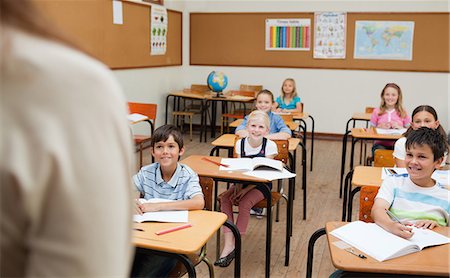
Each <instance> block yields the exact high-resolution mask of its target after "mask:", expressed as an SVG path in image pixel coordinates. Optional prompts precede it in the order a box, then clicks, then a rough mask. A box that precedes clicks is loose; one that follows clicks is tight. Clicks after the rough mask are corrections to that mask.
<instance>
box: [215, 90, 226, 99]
mask: <svg viewBox="0 0 450 278" xmlns="http://www.w3.org/2000/svg"><path fill="white" fill-rule="evenodd" d="M224 97H225V95H224V94H223V92H222V91H220V92H216V98H224Z"/></svg>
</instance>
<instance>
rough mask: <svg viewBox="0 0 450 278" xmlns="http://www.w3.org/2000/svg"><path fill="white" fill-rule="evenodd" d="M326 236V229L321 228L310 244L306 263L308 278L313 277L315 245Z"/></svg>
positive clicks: (312, 237) (311, 238) (315, 233)
mask: <svg viewBox="0 0 450 278" xmlns="http://www.w3.org/2000/svg"><path fill="white" fill-rule="evenodd" d="M325 234H326V231H325V228H321V229H319V230H317V231H315V232H314V234H312V236H311V237H310V238H309V242H308V258H307V262H306V278H311V277H312V268H313V259H314V244H315V243H316V241H317V240H318V239H319V238H320V237H321V236H323V235H325Z"/></svg>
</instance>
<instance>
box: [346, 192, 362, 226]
mask: <svg viewBox="0 0 450 278" xmlns="http://www.w3.org/2000/svg"><path fill="white" fill-rule="evenodd" d="M360 190H361V187H359V186H358V187H355V188H353V190H352V191H351V192H350V196H349V197H348V208H347V221H348V222H351V221H352V210H353V197H355V194H356V193H358V192H359V191H360Z"/></svg>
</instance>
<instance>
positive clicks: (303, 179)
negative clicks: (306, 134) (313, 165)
mask: <svg viewBox="0 0 450 278" xmlns="http://www.w3.org/2000/svg"><path fill="white" fill-rule="evenodd" d="M299 145H300V146H301V147H302V189H303V220H306V174H307V168H306V148H305V145H303V143H302V142H300V144H299Z"/></svg>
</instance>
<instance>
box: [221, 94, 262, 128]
mask: <svg viewBox="0 0 450 278" xmlns="http://www.w3.org/2000/svg"><path fill="white" fill-rule="evenodd" d="M229 96H246V97H255V92H254V91H231V92H230V94H229ZM237 104H239V107H237ZM245 104H246V103H244V102H235V101H233V102H231V105H230V109H228V108H226V112H225V113H223V114H222V116H221V121H220V133H221V134H223V130H224V127H225V126H226V127H227V130H228V124H229V123H230V122H232V121H233V120H236V119H243V118H244V117H245V114H247V113H248V112H250V110H251V109H248V108H247V107H246V106H245ZM227 111H229V112H227Z"/></svg>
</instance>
